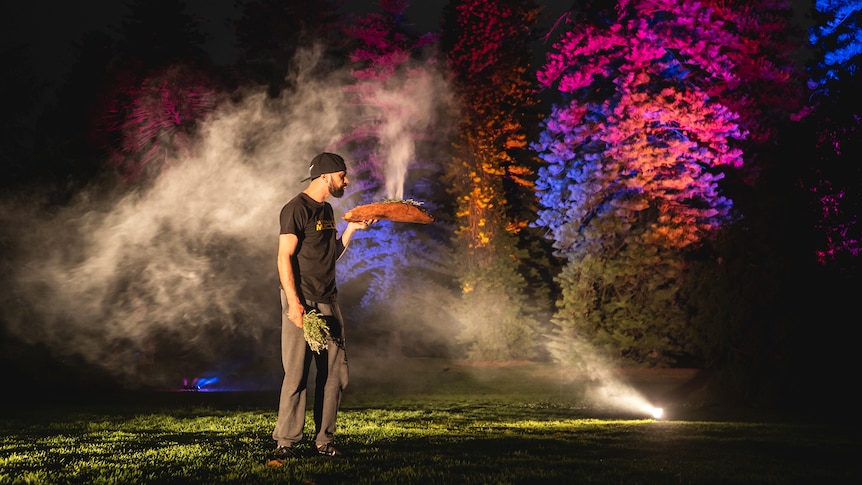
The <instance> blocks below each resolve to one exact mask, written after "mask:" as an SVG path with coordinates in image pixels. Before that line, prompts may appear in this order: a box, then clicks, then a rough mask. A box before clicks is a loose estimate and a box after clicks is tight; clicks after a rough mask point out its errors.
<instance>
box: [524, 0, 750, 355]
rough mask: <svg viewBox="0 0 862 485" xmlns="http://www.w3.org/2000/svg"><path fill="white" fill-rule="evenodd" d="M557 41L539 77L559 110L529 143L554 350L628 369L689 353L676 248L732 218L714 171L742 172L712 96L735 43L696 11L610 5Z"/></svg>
mask: <svg viewBox="0 0 862 485" xmlns="http://www.w3.org/2000/svg"><path fill="white" fill-rule="evenodd" d="M605 13H606V14H608V15H600V16H598V18H597V19H596V21H594V22H588V21H587V18H586V17H585V16H582V17H581V18H580V19H578V21H573V23H572V25H571V30H570V31H569V32H566V33H565V34H564V35H563V38H562V39H561V40H560V41H559V42H558V43H556V44H555V46H554V50H553V51H552V52H551V53H549V54H548V62H547V63H546V64H545V66H543V67H542V68H541V69H540V70H539V72H538V79H539V82H540V83H541V84H542V85H543V86H544V87H545V88H549V89H555V90H557V91H559V92H560V93H561V95H562V96H563V97H564V102H563V103H561V104H559V105H556V106H554V108H553V109H552V112H551V114H550V116H549V117H548V118H547V119H546V120H545V121H543V123H542V126H543V127H544V131H543V132H542V133H541V135H540V137H539V139H538V141H537V142H535V143H534V144H533V147H534V149H535V150H536V151H537V152H539V156H540V157H541V158H542V159H543V160H544V161H545V162H546V166H544V167H542V168H541V169H540V170H539V179H538V181H537V189H538V190H539V194H540V195H539V198H540V204H541V209H540V210H539V212H538V219H537V220H536V225H537V226H539V227H543V228H546V229H547V230H548V234H549V237H551V238H552V239H553V241H554V247H555V249H556V251H557V254H558V255H560V256H562V257H564V258H566V260H567V267H566V268H565V269H564V271H563V273H562V274H561V275H560V278H559V281H560V284H561V287H562V288H563V296H562V298H561V300H560V301H559V302H558V312H557V314H556V318H555V319H554V322H553V323H554V325H555V326H556V329H555V331H554V335H553V338H554V340H555V341H556V342H555V347H554V348H555V350H554V354H555V356H556V357H557V358H559V359H561V360H564V361H569V362H572V361H577V356H572V355H569V354H568V353H567V351H566V349H567V347H568V346H567V342H568V341H570V340H571V339H573V338H580V339H587V340H589V341H595V342H596V343H597V344H598V345H600V346H602V347H604V348H606V349H607V350H608V352H613V354H612V355H615V356H616V357H620V358H623V359H624V360H629V361H633V362H640V363H644V362H648V363H652V364H658V365H667V364H669V363H671V362H673V360H674V356H675V355H679V354H681V353H685V352H688V351H689V350H690V342H688V341H687V340H686V332H685V329H686V321H685V312H684V311H683V308H681V306H680V304H679V303H680V302H679V301H678V291H679V281H681V279H682V277H683V276H684V269H685V258H684V252H685V251H687V250H690V249H691V248H695V247H697V246H698V245H699V244H700V243H701V242H702V241H703V240H704V239H705V238H708V237H710V236H711V235H712V234H714V233H715V231H716V230H717V229H719V228H720V227H722V225H723V224H724V223H726V222H727V221H729V220H730V219H731V217H732V213H731V207H732V202H731V201H730V200H728V199H727V198H725V197H724V196H722V194H721V193H720V190H719V186H718V182H719V180H720V179H721V178H722V176H723V175H722V174H721V173H720V171H719V170H720V169H721V168H724V167H730V168H738V167H740V166H741V165H742V152H741V151H740V149H739V148H737V147H736V146H735V145H734V143H735V142H737V141H739V140H742V139H744V138H745V136H746V133H745V132H744V130H743V129H741V128H740V127H739V126H738V124H737V118H738V116H737V114H736V113H734V112H733V111H731V110H730V109H729V108H728V107H727V106H726V105H724V104H722V102H721V100H720V99H715V98H713V97H711V96H710V95H709V87H710V86H711V85H712V84H714V83H726V82H730V81H732V80H733V73H734V68H735V66H734V64H733V62H732V61H731V60H730V58H729V57H728V56H727V55H725V54H724V49H725V48H727V47H728V46H734V45H737V44H738V43H739V40H738V37H737V36H735V35H734V34H733V33H732V32H731V31H730V30H729V29H727V28H725V26H724V25H723V24H722V23H721V22H718V21H717V20H716V19H715V18H714V17H713V10H712V9H710V8H708V7H705V6H703V5H701V4H696V3H694V4H693V3H689V2H679V1H673V0H641V1H626V0H623V1H620V2H618V6H617V9H616V14H615V15H612V14H610V13H609V12H605Z"/></svg>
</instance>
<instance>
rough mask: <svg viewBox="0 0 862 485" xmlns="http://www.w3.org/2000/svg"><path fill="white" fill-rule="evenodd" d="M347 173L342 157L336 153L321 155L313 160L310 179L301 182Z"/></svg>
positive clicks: (309, 170)
mask: <svg viewBox="0 0 862 485" xmlns="http://www.w3.org/2000/svg"><path fill="white" fill-rule="evenodd" d="M341 171H345V172H346V171H347V165H345V164H344V159H343V158H341V155H336V154H335V153H326V152H324V153H321V154H320V155H318V156H316V157H314V158H312V159H311V165H309V166H308V177H306V178H304V179H302V180H300V182H308V181H309V180H314V179H316V178H317V177H320V176H321V175H323V174H325V173H335V172H341Z"/></svg>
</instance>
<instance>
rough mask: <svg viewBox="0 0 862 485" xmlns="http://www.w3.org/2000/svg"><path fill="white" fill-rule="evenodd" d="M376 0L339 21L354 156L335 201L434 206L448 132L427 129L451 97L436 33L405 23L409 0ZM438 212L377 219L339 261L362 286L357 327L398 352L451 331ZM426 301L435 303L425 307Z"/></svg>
mask: <svg viewBox="0 0 862 485" xmlns="http://www.w3.org/2000/svg"><path fill="white" fill-rule="evenodd" d="M380 5H381V10H382V12H381V13H370V14H367V15H364V16H362V17H359V18H356V19H355V20H354V21H353V22H351V23H350V24H349V25H348V27H347V28H346V32H347V34H348V35H349V37H350V38H352V39H353V40H354V42H355V48H354V49H353V50H352V51H351V56H350V59H351V61H352V62H353V69H352V71H351V73H352V75H353V78H354V80H355V82H354V83H352V84H351V85H349V86H348V87H347V88H346V89H347V90H348V91H349V94H350V99H351V100H352V101H353V102H354V103H355V105H356V106H357V108H358V111H359V113H360V115H359V116H358V117H357V123H356V125H355V129H354V130H353V131H352V132H350V133H348V134H347V135H345V137H344V138H343V139H342V140H340V141H339V143H340V144H341V145H343V146H344V147H345V149H347V150H349V151H350V158H351V161H352V162H353V165H352V166H351V168H350V174H349V177H350V180H351V185H350V186H349V187H348V193H347V194H346V195H345V198H344V199H343V200H341V201H339V202H338V206H337V208H338V209H341V210H343V211H346V210H348V209H350V208H352V207H353V206H355V205H358V204H364V203H371V202H379V201H380V200H383V199H404V198H406V199H413V200H415V201H419V202H422V203H423V208H425V209H426V210H428V211H429V212H431V213H432V214H435V212H436V209H437V208H438V207H439V206H438V205H437V204H436V203H435V201H434V199H433V197H434V194H436V193H440V192H442V191H441V190H440V189H439V187H438V185H437V179H438V178H439V176H440V170H441V167H442V163H441V160H440V157H441V155H440V154H441V153H444V152H445V150H444V149H442V147H443V146H445V144H446V139H445V138H444V139H443V140H440V139H438V138H436V137H435V135H434V134H435V133H442V134H444V135H445V134H446V133H447V130H446V129H444V128H441V127H439V126H438V125H437V123H439V121H438V116H440V115H442V114H443V112H444V111H445V110H446V104H447V102H448V99H447V95H446V88H445V86H446V83H445V82H444V81H443V79H442V77H441V76H440V74H439V73H438V72H437V70H436V69H435V68H434V65H433V64H434V62H433V56H431V55H430V54H431V53H432V51H431V46H430V44H432V43H433V40H434V38H433V36H431V35H417V34H415V33H413V32H411V31H410V30H409V29H408V28H407V22H406V17H405V15H404V11H405V9H406V8H407V2H405V1H402V0H384V1H381V2H380ZM437 216H438V221H437V222H435V223H433V224H430V225H421V226H420V225H416V224H404V223H394V222H386V221H383V222H380V223H378V224H377V225H375V226H374V227H373V228H372V229H371V230H369V231H361V232H360V233H357V234H356V236H354V240H353V242H352V243H351V248H350V251H348V252H347V253H346V254H345V256H344V257H343V259H342V260H341V261H340V262H339V266H338V268H339V279H340V281H341V282H342V283H343V284H340V286H343V287H345V288H348V287H349V285H351V283H358V284H357V286H359V287H361V288H362V290H361V291H362V297H361V299H360V301H359V303H360V306H361V309H360V310H361V311H360V312H359V315H358V316H359V317H360V321H362V322H363V324H365V325H366V327H365V328H364V330H363V334H364V335H366V336H372V335H373V334H375V333H378V332H379V333H382V334H384V335H385V336H384V337H382V341H384V342H388V343H389V346H390V347H391V349H392V350H393V351H396V352H397V351H399V350H403V351H406V352H414V353H415V352H427V351H428V349H427V348H423V347H427V345H428V342H430V341H433V340H435V338H436V337H432V335H441V334H447V333H449V334H451V333H452V332H451V331H449V332H447V331H445V330H444V331H442V332H440V329H442V328H444V327H445V324H446V322H447V321H448V320H447V319H445V318H444V317H443V315H440V314H439V313H437V312H439V309H440V308H441V306H442V303H443V301H444V300H445V298H446V296H447V295H449V294H450V292H449V290H448V289H447V288H446V286H447V285H448V283H449V279H450V277H449V276H448V274H447V273H448V269H447V268H446V267H445V264H444V261H447V260H448V259H450V258H448V257H447V252H448V246H447V244H445V243H446V242H447V239H448V235H447V232H448V227H447V226H446V224H445V222H444V221H443V220H442V218H440V217H439V214H438V215H437ZM426 307H427V308H432V309H433V310H429V311H427V312H426V311H422V309H423V308H426ZM405 322H408V323H409V325H405ZM426 325H427V326H426ZM429 327H431V328H429ZM401 329H409V331H401ZM434 329H437V330H436V331H435V330H434ZM377 345H380V341H378V343H377ZM444 345H445V344H444Z"/></svg>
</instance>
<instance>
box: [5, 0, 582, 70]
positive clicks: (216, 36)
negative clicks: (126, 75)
mask: <svg viewBox="0 0 862 485" xmlns="http://www.w3.org/2000/svg"><path fill="white" fill-rule="evenodd" d="M186 2H187V3H188V11H189V12H190V13H191V14H193V15H195V16H197V17H199V18H200V19H201V22H202V25H203V30H204V31H205V32H206V33H208V34H209V36H210V40H209V43H208V44H207V45H206V48H207V50H208V51H209V52H210V54H211V55H212V56H213V60H214V61H215V62H217V63H220V64H228V63H230V62H231V61H232V60H233V56H234V55H235V49H234V47H233V45H232V42H233V39H232V36H233V34H232V31H231V27H230V26H229V24H228V21H229V20H230V19H231V18H232V17H233V16H234V14H235V9H234V3H235V2H234V0H186ZM124 3H125V2H124V1H122V0H26V1H24V2H22V3H20V4H18V5H16V6H15V7H14V9H13V10H14V11H10V10H7V9H12V7H4V9H3V10H6V11H7V12H9V13H8V15H7V14H5V13H6V12H4V15H0V17H2V20H0V40H2V45H3V47H4V49H5V48H6V47H8V46H15V45H20V44H27V45H29V46H30V47H29V52H28V57H29V58H31V59H32V60H33V63H34V68H35V69H36V74H37V75H38V76H40V77H42V78H44V79H46V80H49V81H54V80H56V79H57V78H58V77H60V76H62V75H63V73H65V72H66V70H67V69H68V68H69V66H70V65H71V63H72V61H73V59H74V50H73V43H74V42H75V41H77V40H79V39H80V38H81V35H82V34H83V33H84V32H87V31H89V30H94V29H98V30H103V31H105V32H107V33H109V34H114V31H115V29H116V28H117V27H118V26H119V24H120V21H121V19H122V18H123V16H124V15H125V14H126V13H127V12H128V10H127V8H126V7H125V5H124ZM446 3H447V0H415V1H413V2H412V3H411V5H410V6H409V7H408V9H407V12H406V13H407V18H408V21H409V22H411V23H413V24H414V25H415V27H416V30H418V31H425V32H427V31H432V30H435V29H436V27H437V25H438V22H439V19H440V13H441V11H442V9H443V6H444V5H445V4H446ZM540 3H542V4H544V5H545V6H546V14H545V18H551V17H552V16H553V18H556V17H558V16H559V15H560V14H562V12H564V11H565V9H566V8H567V6H568V5H569V4H570V3H571V0H545V1H543V2H540ZM378 5H379V2H377V1H375V0H345V12H353V13H357V14H361V13H366V12H369V11H376V10H377V9H378V7H377V6H378Z"/></svg>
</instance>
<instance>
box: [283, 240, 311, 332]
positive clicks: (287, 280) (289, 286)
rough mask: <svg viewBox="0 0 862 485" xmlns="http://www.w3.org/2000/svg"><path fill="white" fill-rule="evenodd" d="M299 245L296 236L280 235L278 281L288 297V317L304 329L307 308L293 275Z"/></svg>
mask: <svg viewBox="0 0 862 485" xmlns="http://www.w3.org/2000/svg"><path fill="white" fill-rule="evenodd" d="M298 245H299V238H297V237H296V234H280V235H279V236H278V261H277V264H278V280H279V281H280V282H281V288H282V289H283V290H284V295H285V296H286V297H287V308H288V312H287V317H288V318H289V319H290V321H291V322H293V324H294V325H296V326H297V327H298V328H302V316H303V315H304V314H305V306H304V305H303V304H302V301H301V300H300V299H299V290H298V289H297V287H296V278H295V277H294V273H293V256H294V255H295V254H296V248H297V246H298Z"/></svg>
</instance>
